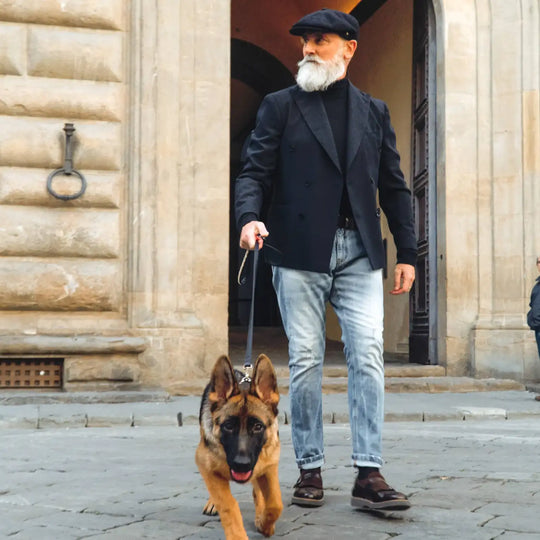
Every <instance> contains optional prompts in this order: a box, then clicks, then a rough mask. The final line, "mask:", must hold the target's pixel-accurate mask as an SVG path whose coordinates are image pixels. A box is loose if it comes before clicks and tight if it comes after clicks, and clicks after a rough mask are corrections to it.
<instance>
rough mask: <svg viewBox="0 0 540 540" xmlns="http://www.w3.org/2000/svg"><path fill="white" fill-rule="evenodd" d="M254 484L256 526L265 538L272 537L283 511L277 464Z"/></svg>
mask: <svg viewBox="0 0 540 540" xmlns="http://www.w3.org/2000/svg"><path fill="white" fill-rule="evenodd" d="M253 484H254V485H253V499H254V501H255V526H256V527H257V530H258V531H259V532H261V533H262V534H264V536H272V535H273V534H274V531H275V524H276V521H277V520H278V518H279V516H280V515H281V512H282V511H283V501H282V500H281V489H280V487H279V477H278V466H277V464H276V465H273V466H271V467H269V468H268V469H267V470H266V471H265V473H264V474H263V475H261V476H259V477H257V478H256V479H255V480H254V481H253Z"/></svg>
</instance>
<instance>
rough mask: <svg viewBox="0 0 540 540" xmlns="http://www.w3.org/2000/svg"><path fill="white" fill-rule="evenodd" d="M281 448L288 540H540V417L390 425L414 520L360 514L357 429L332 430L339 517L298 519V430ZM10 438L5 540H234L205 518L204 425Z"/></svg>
mask: <svg viewBox="0 0 540 540" xmlns="http://www.w3.org/2000/svg"><path fill="white" fill-rule="evenodd" d="M343 397H344V396H343ZM126 405H127V404H126ZM57 407H58V406H57ZM66 407H69V405H66ZM138 407H139V413H140V412H141V411H142V410H143V408H144V407H143V406H142V405H141V404H139V405H138ZM155 408H156V404H152V407H151V408H150V411H155ZM148 418H149V419H150V423H151V418H152V416H151V415H149V416H148ZM280 436H281V439H282V457H281V463H280V482H281V488H282V494H283V499H284V503H285V509H284V512H283V515H282V517H281V519H280V520H279V522H278V525H277V528H276V535H275V537H276V538H284V539H305V538H309V539H310V540H318V539H321V540H327V539H328V538H340V539H348V538H351V539H352V538H359V537H361V538H362V539H363V540H364V539H367V540H389V539H391V538H399V539H400V540H405V539H407V540H418V539H420V538H422V539H423V538H443V539H452V540H455V539H456V538H462V539H464V540H475V539H485V540H491V539H501V540H508V538H516V539H517V538H519V539H523V540H527V539H529V538H531V539H532V538H540V535H539V533H538V518H537V515H538V513H537V508H538V503H539V502H540V457H539V453H538V447H539V444H540V416H531V417H529V418H527V419H515V420H504V419H501V418H500V417H499V418H495V419H493V418H490V419H486V420H484V421H471V420H467V421H463V420H457V421H456V420H448V419H447V420H445V421H444V422H436V421H431V422H387V423H386V425H385V432H384V446H385V452H384V453H385V458H386V465H385V467H384V470H383V472H384V474H385V476H386V478H387V479H388V481H389V482H390V483H391V484H392V485H394V487H396V488H397V489H401V490H403V491H404V492H405V493H407V494H408V495H409V497H410V499H411V502H412V508H411V509H410V510H409V511H407V512H402V513H398V512H395V513H387V514H381V513H379V514H375V513H364V512H360V511H357V510H354V509H353V508H352V507H351V506H350V504H349V497H350V489H351V488H352V484H353V481H354V470H353V468H352V467H351V465H350V453H351V450H350V435H349V428H348V426H347V425H345V424H326V425H325V439H326V457H327V463H326V465H325V467H324V469H323V479H324V482H325V490H326V491H325V495H326V504H325V505H324V506H323V507H321V508H318V509H308V508H299V507H296V506H292V505H290V504H289V501H290V496H291V491H292V489H291V488H292V485H293V484H294V482H295V480H296V476H297V469H296V465H295V463H294V456H293V451H292V445H291V437H290V427H289V426H288V425H282V426H280ZM0 437H1V440H2V456H3V459H2V461H1V462H0V478H1V479H2V480H1V482H0V514H1V515H2V516H3V518H2V520H1V521H0V537H1V538H8V537H9V538H13V539H15V540H23V539H24V540H26V539H28V540H30V539H32V540H33V539H35V538H44V539H49V538H51V539H52V538H54V539H55V540H58V539H60V540H63V539H66V540H67V539H86V538H91V539H110V540H124V539H126V540H128V539H133V538H149V539H156V540H161V539H166V540H168V539H171V540H176V539H207V540H217V539H221V538H223V531H222V529H221V525H220V523H219V520H218V519H217V518H211V517H206V516H203V515H202V513H201V510H202V507H203V505H204V503H205V501H206V497H207V494H206V490H205V488H204V485H203V483H202V481H201V479H200V476H199V473H198V471H197V469H196V467H195V464H194V452H195V447H196V445H197V443H198V438H199V433H198V426H196V425H194V424H188V425H184V426H183V427H179V426H177V425H176V426H174V425H169V426H167V425H147V426H141V427H128V426H119V425H113V427H108V428H84V427H72V428H69V429H66V428H58V427H57V428H54V429H52V428H51V429H3V430H1V431H0ZM233 493H234V494H235V496H236V497H237V499H238V501H239V504H240V507H241V510H242V513H243V516H244V522H245V525H246V529H247V532H248V535H249V537H250V538H253V539H262V538H263V537H262V536H261V535H260V534H259V533H257V532H256V531H255V528H254V525H253V518H254V509H253V503H252V501H251V490H250V488H249V487H246V486H238V485H233Z"/></svg>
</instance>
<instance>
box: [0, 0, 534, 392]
mask: <svg viewBox="0 0 540 540" xmlns="http://www.w3.org/2000/svg"><path fill="white" fill-rule="evenodd" d="M426 1H427V4H428V6H429V10H430V14H431V15H430V17H431V19H430V21H431V22H430V24H431V26H432V28H431V32H432V35H433V38H434V47H433V49H432V53H433V55H434V58H433V59H434V62H435V64H434V65H435V71H434V80H435V86H434V92H435V94H434V96H433V99H432V103H433V106H434V111H435V116H434V130H435V131H434V136H433V138H432V139H431V143H432V144H435V145H436V154H435V155H436V162H435V163H436V167H435V175H434V180H433V182H434V193H436V200H435V206H434V207H433V215H432V217H434V216H436V218H434V219H435V221H434V222H429V226H430V227H431V229H432V237H433V238H434V239H436V242H434V250H435V251H434V252H433V255H434V256H433V257H432V259H433V260H432V263H431V264H432V266H431V267H430V279H431V280H432V284H433V285H434V286H433V287H432V288H431V289H430V290H431V291H432V298H431V309H432V312H433V313H434V314H436V316H434V317H432V319H430V320H431V321H432V323H433V324H432V325H431V327H430V340H431V341H433V342H434V343H435V344H436V349H435V350H436V357H435V358H434V359H432V362H436V363H439V364H441V365H443V366H445V367H446V369H447V372H448V373H449V374H452V375H465V374H472V375H476V376H482V377H486V376H504V377H511V378H515V379H519V380H528V381H530V380H539V379H540V360H539V359H538V358H537V355H536V350H535V343H534V338H533V335H532V332H530V331H529V330H528V329H527V327H526V324H525V313H526V309H527V302H528V294H529V291H530V288H531V287H532V284H533V282H534V278H535V265H534V260H535V257H536V256H537V255H538V254H540V212H538V211H537V210H536V209H537V208H540V150H539V149H540V126H539V114H540V105H539V103H540V98H539V96H540V94H539V90H540V73H539V65H540V63H539V49H540V47H539V30H538V29H539V11H540V8H539V2H538V0H520V1H515V2H513V1H512V2H509V1H507V0H476V1H473V0H466V1H463V0H426ZM412 3H413V0H410V1H409V0H387V1H386V2H384V1H381V2H379V4H380V7H379V10H378V11H377V12H376V13H375V14H374V15H373V16H372V17H371V18H370V19H369V20H368V21H366V23H365V26H364V28H365V30H366V32H365V33H364V36H369V35H370V28H371V31H372V34H373V36H374V38H373V40H372V42H371V45H370V44H369V43H366V44H365V45H366V47H369V46H371V47H373V51H372V52H373V54H370V55H368V54H366V55H364V59H363V60H362V59H360V60H359V62H366V63H367V62H369V58H371V59H373V57H374V56H373V55H374V54H375V50H377V53H378V54H379V55H381V60H380V62H379V64H380V65H381V64H384V62H389V63H390V65H391V63H392V62H398V60H396V59H395V58H396V57H395V56H393V52H392V51H394V50H398V49H399V50H402V46H401V45H398V44H396V39H397V38H395V35H396V34H395V33H394V32H393V31H392V32H390V30H389V29H388V28H389V27H388V25H387V22H388V21H394V22H395V23H396V24H397V22H398V21H408V22H405V23H402V24H406V25H409V26H410V27H411V28H412V24H413V22H412V18H413V12H412V8H411V5H412ZM253 4H257V9H256V10H255V11H253ZM323 5H326V6H327V7H334V8H337V9H343V10H347V11H352V10H353V9H355V8H356V7H357V6H358V5H361V3H360V4H359V3H358V2H355V1H345V0H344V1H339V0H332V1H327V2H321V1H319V0H296V1H277V0H273V1H272V2H270V1H268V0H261V1H260V2H256V3H255V2H251V3H250V2H249V1H246V0H219V1H210V0H156V1H154V2H149V1H148V0H93V1H92V2H86V1H83V0H65V1H59V0H0V36H2V39H1V40H0V121H1V124H2V129H0V278H1V281H0V282H1V287H0V363H1V362H2V361H4V362H5V363H6V362H7V363H8V364H9V362H15V363H16V362H19V361H21V360H25V359H30V360H32V359H58V360H59V361H60V364H59V365H61V369H62V388H64V389H66V390H84V389H96V388H98V389H100V388H101V389H112V388H125V389H128V388H140V387H162V388H165V389H167V390H168V391H171V392H175V391H176V390H175V388H178V385H179V384H181V383H183V382H185V381H187V380H189V379H192V378H194V377H199V376H202V375H204V376H206V374H207V373H208V370H209V369H210V366H211V365H212V364H213V362H214V360H215V358H216V357H217V355H218V354H221V353H223V352H226V351H227V347H228V304H229V295H230V291H229V264H228V260H229V258H230V257H231V252H232V250H231V249H230V247H229V227H230V221H229V203H230V179H229V175H230V162H231V152H230V148H231V146H230V132H229V129H230V125H231V122H234V121H235V119H237V118H238V115H239V114H240V113H239V112H238V111H237V110H236V109H234V108H233V110H232V113H231V106H230V92H231V87H233V88H234V85H235V84H236V83H235V81H234V80H233V81H231V39H238V40H240V41H243V42H251V43H255V44H256V45H257V46H258V47H259V48H262V49H264V50H266V51H270V53H271V54H272V55H273V56H274V57H275V58H277V59H278V60H279V61H280V62H281V64H283V65H284V66H285V67H286V68H287V69H288V70H289V71H290V72H291V73H294V69H295V68H294V62H295V55H297V54H298V51H297V50H296V51H295V50H294V49H293V47H294V46H295V44H296V42H293V41H292V38H291V37H290V36H287V35H286V31H287V29H288V28H289V27H290V24H292V22H294V21H295V20H296V19H297V18H298V17H299V16H301V15H302V14H303V13H305V12H307V11H311V10H315V9H319V8H320V7H323ZM250 9H251V11H250ZM396 14H399V15H400V16H399V17H398V16H396ZM401 14H403V16H401ZM262 20H264V25H265V29H266V30H267V31H268V32H271V30H272V29H273V28H274V29H275V31H276V36H278V35H282V34H283V35H285V37H284V38H283V40H281V39H279V40H278V39H273V40H272V36H273V34H271V33H270V34H265V33H262V32H260V31H259V30H258V29H260V27H261V21H262ZM378 21H379V22H378ZM370 25H371V27H370ZM377 25H380V31H379V27H377ZM409 26H407V27H401V31H400V32H398V33H399V35H400V36H402V38H399V39H400V40H401V39H403V40H405V42H406V40H407V39H408V40H409V43H410V41H411V38H410V36H409V37H407V36H408V35H409V34H410V35H412V30H410V28H409ZM265 35H267V37H266V39H267V42H266V43H264V39H265V37H264V36H265ZM268 36H270V37H268ZM257 40H259V42H258V41H257ZM260 40H263V41H260ZM375 41H376V42H375ZM381 43H388V49H386V48H384V47H381ZM399 43H403V41H399ZM408 54H409V53H408ZM400 58H401V57H400ZM408 61H410V60H408ZM399 62H400V64H399V65H401V66H402V67H403V65H404V64H403V62H404V60H403V59H400V60H399ZM362 65H364V64H360V66H362ZM365 65H366V66H367V64H365ZM233 67H234V66H233ZM394 67H395V68H397V64H396V66H394ZM364 71H365V70H364ZM401 71H403V73H404V75H403V76H404V77H407V81H408V82H407V85H408V87H407V90H406V91H405V90H404V92H400V93H399V95H400V96H401V97H399V98H398V97H395V100H396V101H395V103H394V104H392V100H393V99H394V98H393V96H392V95H391V94H389V95H388V96H382V97H383V98H385V99H386V97H388V100H389V105H390V110H391V113H392V116H393V117H396V119H398V123H399V124H400V125H403V127H402V128H401V129H398V127H396V130H397V131H398V144H400V146H401V148H400V150H401V153H402V155H403V157H404V164H406V166H407V168H408V167H409V165H410V164H409V161H410V159H409V155H410V154H411V152H412V150H411V142H410V139H411V135H410V132H411V120H410V118H411V103H410V97H411V70H410V65H406V67H405V68H403V69H402V70H401ZM395 72H396V69H390V70H389V71H388V73H384V70H381V74H380V79H379V80H378V81H375V82H374V81H373V80H368V79H362V73H363V70H362V69H361V67H357V68H356V72H355V73H356V74H355V73H353V74H352V75H351V77H352V78H353V77H356V78H357V79H356V80H354V81H353V82H357V81H359V82H362V83H363V84H365V85H367V86H370V85H371V86H373V87H374V89H381V91H382V92H384V91H387V92H389V91H390V90H391V89H392V88H395V87H396V85H395V84H394V81H392V80H389V78H390V77H392V76H393V75H392V73H395ZM385 77H386V78H387V79H385ZM404 96H405V97H404ZM399 99H401V100H402V101H399ZM403 111H404V112H403ZM402 113H403V120H399V118H400V117H401V115H402ZM231 114H232V117H231ZM67 122H69V123H72V124H73V125H74V127H75V130H76V131H75V133H74V135H73V142H74V151H73V166H74V168H75V169H77V170H78V171H80V172H81V173H82V174H83V175H84V177H85V179H86V181H87V188H86V191H85V193H84V194H83V195H82V196H81V197H78V198H76V199H72V200H62V199H58V198H56V197H54V196H53V195H51V193H49V192H48V191H47V186H46V183H47V178H48V175H49V174H50V173H51V171H53V170H55V169H57V168H61V167H62V166H63V163H64V149H65V148H64V147H65V144H66V138H65V134H64V131H63V127H64V124H65V123H67ZM411 159H412V158H411ZM406 176H407V178H408V180H409V181H410V178H409V173H408V172H407V171H406ZM54 186H55V190H56V191H58V192H59V193H60V194H67V195H69V194H73V193H76V192H77V191H78V190H79V188H80V183H79V180H78V178H76V177H74V176H73V175H72V176H63V175H59V176H58V177H56V179H55V183H54ZM435 210H436V212H435ZM426 219H427V218H426ZM231 236H234V235H231ZM392 257H393V254H392V251H391V249H390V250H389V263H390V264H392ZM400 301H402V302H404V303H402V304H396V305H397V308H396V305H394V306H390V307H389V308H388V313H387V321H389V322H387V329H386V332H387V335H388V338H387V341H388V342H389V344H390V345H389V346H390V347H391V348H393V350H394V352H396V351H397V352H399V350H400V346H401V347H402V346H403V343H405V346H406V343H407V340H408V337H409V336H408V329H407V328H406V325H404V324H403V320H406V318H407V311H408V306H407V304H406V299H405V300H400ZM395 313H399V314H400V315H399V320H397V319H396V320H394V319H393V316H394V317H395ZM390 334H391V335H392V336H398V337H397V338H396V339H394V340H393V338H392V337H391V336H390ZM6 365H7V364H6Z"/></svg>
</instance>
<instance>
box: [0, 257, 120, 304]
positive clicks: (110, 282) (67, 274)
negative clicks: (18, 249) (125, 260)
mask: <svg viewBox="0 0 540 540" xmlns="http://www.w3.org/2000/svg"><path fill="white" fill-rule="evenodd" d="M0 282H1V283H2V287H1V288H0V309H4V310H39V311H69V310H77V311H118V310H119V309H120V302H121V291H122V272H121V267H120V264H119V263H118V261H113V260H110V261H106V260H90V261H84V260H78V261H74V260H66V259H63V260H60V259H57V260H55V261H54V262H53V261H48V260H46V259H35V260H23V259H18V258H14V257H10V258H0Z"/></svg>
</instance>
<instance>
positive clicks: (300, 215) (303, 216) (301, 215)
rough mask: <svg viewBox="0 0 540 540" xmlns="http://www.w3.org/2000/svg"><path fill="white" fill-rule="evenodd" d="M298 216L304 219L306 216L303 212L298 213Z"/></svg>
mask: <svg viewBox="0 0 540 540" xmlns="http://www.w3.org/2000/svg"><path fill="white" fill-rule="evenodd" d="M298 217H299V218H300V219H305V217H306V216H305V215H304V214H298Z"/></svg>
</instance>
